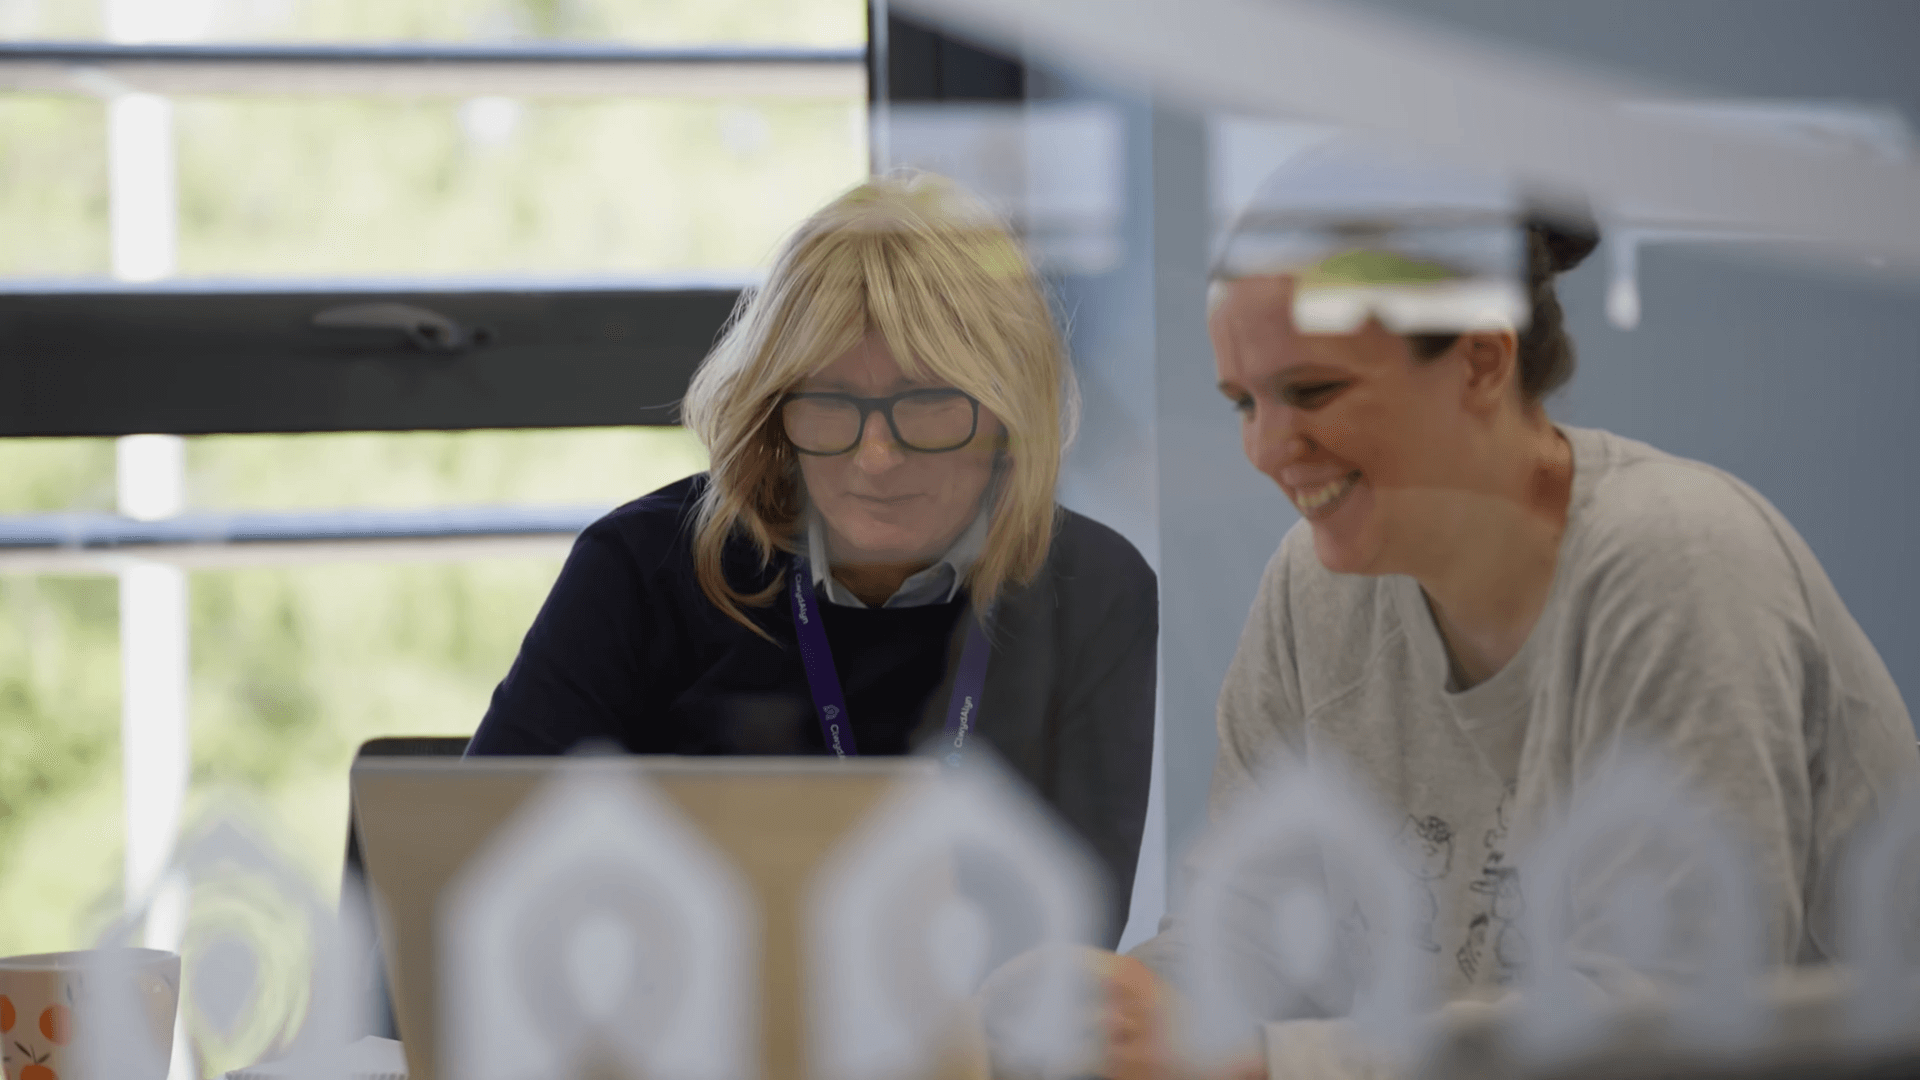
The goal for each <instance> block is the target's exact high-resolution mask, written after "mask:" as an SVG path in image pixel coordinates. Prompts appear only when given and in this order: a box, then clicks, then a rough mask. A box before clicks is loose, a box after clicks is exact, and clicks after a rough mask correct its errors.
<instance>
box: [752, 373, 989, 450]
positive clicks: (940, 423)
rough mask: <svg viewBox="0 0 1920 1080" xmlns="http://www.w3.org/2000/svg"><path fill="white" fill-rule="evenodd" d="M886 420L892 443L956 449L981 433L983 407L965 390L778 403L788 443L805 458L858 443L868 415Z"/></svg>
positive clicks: (810, 397) (805, 397)
mask: <svg viewBox="0 0 1920 1080" xmlns="http://www.w3.org/2000/svg"><path fill="white" fill-rule="evenodd" d="M876 412H877V413H879V414H880V415H882V416H884V417H886V418H887V427H888V429H889V430H891V431H892V432H893V441H894V442H897V443H899V444H900V445H901V446H902V447H903V448H905V449H908V450H913V451H916V452H918V453H922V454H941V453H945V452H947V451H949V450H958V449H960V448H961V447H963V446H965V445H967V444H968V443H970V442H972V441H973V436H974V434H975V433H976V432H977V431H979V429H980V403H979V402H978V401H975V400H974V399H973V396H972V395H970V394H968V393H967V392H966V391H964V390H954V389H950V388H945V387H941V388H937V389H927V390H908V391H907V392H906V393H903V394H895V395H893V396H892V397H883V398H869V397H856V396H854V395H853V394H824V393H822V394H814V393H798V394H788V395H787V396H786V397H783V398H781V399H780V420H781V422H782V423H783V424H785V425H786V429H787V439H788V440H789V441H790V442H792V443H793V448H794V449H795V450H798V451H800V452H801V453H803V454H816V455H819V456H822V457H830V456H832V455H834V454H844V453H846V452H847V451H849V450H852V449H853V448H854V447H856V446H859V445H860V433H861V432H863V431H865V430H866V428H867V416H868V415H869V414H871V413H876Z"/></svg>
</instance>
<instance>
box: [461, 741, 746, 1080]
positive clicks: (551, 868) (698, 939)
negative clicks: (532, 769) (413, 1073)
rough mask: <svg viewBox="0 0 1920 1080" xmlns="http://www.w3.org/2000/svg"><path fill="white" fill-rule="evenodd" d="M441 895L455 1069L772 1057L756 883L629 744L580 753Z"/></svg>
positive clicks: (670, 1069) (692, 1077) (693, 1063)
mask: <svg viewBox="0 0 1920 1080" xmlns="http://www.w3.org/2000/svg"><path fill="white" fill-rule="evenodd" d="M441 905H442V906H441V919H440V928H441V935H440V957H441V969H440V994H439V1000H440V1007H441V1016H440V1025H439V1030H440V1038H441V1046H440V1058H439V1060H440V1061H441V1062H442V1063H443V1064H442V1066H441V1068H442V1070H443V1073H444V1080H508V1078H512V1080H521V1078H524V1077H529V1076H573V1075H580V1074H582V1073H584V1072H587V1071H590V1070H593V1069H600V1068H611V1069H616V1070H621V1071H624V1072H626V1073H627V1074H629V1075H634V1076H645V1077H647V1078H648V1080H752V1078H753V1077H754V1076H756V1075H757V1074H758V1071H759V1067H760V1063H759V1046H758V1028H757V1024H758V1020H759V1018H758V1015H757V1013H756V1006H757V997H756V994H755V985H756V979H757V977H758V971H757V964H758V961H759V936H760V930H759V921H758V912H757V910H756V908H755V905H754V902H753V900H752V894H751V892H750V891H749V887H748V885H747V884H746V882H745V881H744V879H743V878H742V877H741V875H740V873H739V872H738V871H737V870H736V869H735V868H734V867H733V866H732V864H731V863H729V862H728V861H727V860H726V858H725V857H724V856H723V855H721V854H720V853H719V852H718V851H717V850H716V849H715V848H714V847H713V846H712V844H711V843H709V842H708V841H707V839H706V838H705V837H704V836H702V835H701V834H700V833H699V831H698V830H696V829H695V828H694V827H693V825H692V824H691V823H689V822H688V821H687V820H686V819H685V817H684V816H683V815H682V814H681V813H680V812H679V811H678V810H677V809H676V808H675V807H673V806H672V805H671V804H670V803H669V802H668V801H667V799H666V798H665V797H664V796H663V795H660V794H659V793H657V792H655V791H653V790H651V788H650V787H649V786H648V785H647V784H646V783H645V782H644V781H643V780H640V779H638V778H636V777H634V776H633V775H632V774H631V773H630V772H628V771H626V770H625V769H623V768H621V767H619V763H618V762H606V761H599V760H595V759H581V760H576V761H570V762H568V763H567V764H566V766H565V767H564V768H563V769H562V770H561V771H560V772H559V773H558V774H557V775H556V776H555V777H554V779H553V780H552V781H551V782H550V783H549V784H548V785H547V786H546V787H545V788H544V789H542V790H541V791H539V792H538V793H536V794H535V795H534V796H533V797H532V798H531V799H530V800H529V801H528V803H527V804H526V806H525V807H524V808H523V809H522V810H521V811H520V812H519V813H518V814H517V815H516V816H515V818H514V819H513V820H512V821H510V822H509V823H508V824H507V825H506V826H505V827H504V828H502V829H501V830H500V831H499V832H498V833H497V834H496V835H495V836H494V837H493V839H492V840H491V841H489V843H488V844H487V846H486V847H485V848H483V849H482V850H481V851H480V852H479V853H477V854H476V855H475V856H474V857H473V858H472V860H471V861H469V863H468V864H467V866H466V867H465V869H463V870H462V871H461V873H460V875H459V876H458V877H457V878H456V879H455V880H454V881H453V882H452V883H450V884H449V885H448V886H447V889H446V892H445V894H444V898H443V899H442V901H441Z"/></svg>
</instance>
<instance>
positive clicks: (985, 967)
mask: <svg viewBox="0 0 1920 1080" xmlns="http://www.w3.org/2000/svg"><path fill="white" fill-rule="evenodd" d="M986 754H987V752H986V751H985V750H984V749H969V751H968V753H967V756H966V758H965V759H963V760H962V762H961V764H960V765H959V766H958V767H955V768H950V769H946V770H943V771H942V772H941V773H940V774H939V775H937V776H932V777H927V778H925V779H923V780H920V781H918V782H916V783H912V784H909V785H903V786H902V787H901V788H900V789H898V790H897V791H895V792H894V793H893V794H892V795H891V796H890V797H889V799H888V801H887V802H886V803H885V804H884V805H882V806H881V807H878V808H876V810H875V811H874V812H873V813H872V814H870V815H869V816H868V818H867V820H866V822H865V823H864V824H863V826H862V827H861V828H860V830H859V831H858V832H856V833H854V834H852V835H851V836H849V837H848V838H847V839H846V840H845V841H844V842H843V843H842V844H841V845H840V846H839V847H838V848H837V849H836V850H835V851H834V852H833V854H832V855H831V856H830V857H829V858H828V860H827V861H826V862H825V863H823V864H822V866H821V867H820V869H819V871H818V872H817V874H816V875H815V879H814V884H813V888H812V893H811V897H810V901H809V913H808V925H809V930H810V944H811V951H810V954H809V960H810V973H811V977H810V979H809V988H810V993H809V994H808V999H809V1001H810V1003H811V1017H812V1033H813V1038H812V1040H811V1043H810V1045H811V1048H812V1053H813V1067H812V1075H813V1076H815V1077H833V1078H836V1080H903V1078H908V1077H927V1076H935V1075H940V1076H946V1075H949V1074H952V1073H956V1072H958V1073H961V1074H976V1073H978V1072H981V1071H983V1070H984V1069H985V1068H986V1066H987V1064H988V1062H987V1061H983V1060H980V1058H979V1055H980V1053H981V1048H980V1047H979V1045H978V1043H977V1042H976V1041H975V1040H977V1039H978V1037H979V1035H980V1033H981V1028H982V1027H984V1034H985V1036H986V1039H987V1046H986V1047H985V1050H986V1053H987V1054H989V1055H990V1059H991V1065H992V1072H993V1075H995V1076H997V1077H1008V1076H1019V1077H1049V1078H1052V1077H1070V1076H1079V1075H1085V1074H1086V1073H1087V1072H1088V1071H1090V1068H1091V1066H1092V1065H1093V1064H1094V1063H1095V1062H1096V1061H1097V1060H1098V1058H1097V1056H1096V1055H1097V1054H1098V1053H1099V1047H1098V1044H1097V1041H1096V1036H1095V1018H1097V1016H1098V1013H1099V1008H1100V1002H1099V1000H1098V986H1097V983H1096V981H1095V979H1094V978H1093V976H1092V972H1091V971H1090V969H1089V967H1088V966H1087V964H1086V962H1085V956H1086V954H1087V952H1088V950H1087V949H1086V946H1087V944H1088V943H1090V942H1091V941H1093V940H1094V938H1095V934H1096V933H1097V928H1098V926H1099V921H1100V913H1101V911H1102V910H1104V906H1103V903H1102V898H1101V897H1100V895H1099V892H1098V889H1097V888H1096V886H1095V884H1094V882H1095V881H1096V880H1097V879H1096V876H1095V871H1094V864H1093V861H1092V859H1091V857H1090V856H1089V855H1088V854H1087V853H1086V852H1085V851H1084V850H1083V849H1082V845H1081V844H1079V843H1078V842H1077V841H1075V840H1074V839H1073V837H1072V836H1071V834H1070V833H1069V832H1068V831H1067V830H1066V829H1065V828H1064V827H1062V826H1061V825H1060V824H1058V823H1057V822H1056V821H1054V820H1053V819H1052V817H1051V815H1049V814H1048V813H1047V811H1046V809H1045V807H1044V806H1043V804H1041V803H1040V802H1039V801H1038V800H1037V799H1036V798H1035V797H1034V796H1033V795H1031V794H1030V793H1028V792H1027V791H1026V790H1024V788H1023V785H1022V782H1021V781H1020V780H1019V779H1018V778H1017V777H1016V776H1015V775H1014V774H1013V773H1012V772H1011V771H1010V770H1008V769H1007V768H1006V767H1005V766H1003V765H1000V764H999V763H998V762H992V761H989V760H987V757H986ZM983 984H984V985H983ZM976 993H977V994H978V1006H979V1011H978V1012H977V1013H976V1011H975V998H976Z"/></svg>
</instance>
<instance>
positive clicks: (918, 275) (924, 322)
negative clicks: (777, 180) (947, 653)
mask: <svg viewBox="0 0 1920 1080" xmlns="http://www.w3.org/2000/svg"><path fill="white" fill-rule="evenodd" d="M869 330H877V331H879V333H880V335H881V336H882V337H883V338H885V339H886V342H887V345H888V347H889V348H890V349H891V350H892V351H893V354H894V357H895V359H896V360H898V362H899V364H900V368H901V370H902V371H903V372H905V373H906V374H907V375H908V376H909V377H910V378H915V379H926V380H930V381H939V382H944V383H947V384H949V385H951V386H954V387H957V388H958V389H960V390H964V391H965V392H967V393H968V394H971V395H972V396H973V397H975V398H976V399H978V400H979V402H980V404H981V405H982V406H983V407H985V408H986V409H988V410H989V411H991V412H992V413H993V415H995V416H997V417H999V419H1000V422H1001V423H1002V424H1003V425H1004V426H1005V427H1006V433H1007V435H1006V437H1007V443H1006V452H1005V460H1004V465H1003V467H1002V468H1001V469H1000V470H998V471H999V473H1000V476H999V478H998V480H997V482H996V483H995V484H994V485H993V486H992V487H990V488H989V491H990V492H992V493H993V506H992V510H991V516H990V523H989V526H988V531H987V541H986V546H985V549H984V550H983V551H982V552H981V555H980V558H979V560H978V561H977V562H975V563H974V566H973V569H972V570H971V571H970V572H969V574H968V578H967V582H966V584H967V588H968V590H969V592H970V594H971V596H972V598H973V602H974V607H975V610H976V611H979V612H985V611H988V610H989V609H991V607H992V605H993V601H994V599H995V598H996V597H997V596H999V594H1000V592H1001V591H1002V590H1003V589H1005V588H1006V587H1007V586H1008V585H1010V584H1023V583H1025V582H1028V581H1031V580H1032V579H1033V577H1034V575H1035V574H1037V573H1039V571H1040V568H1041V566H1042V565H1043V564H1044V563H1045V562H1046V559H1047V552H1048V549H1049V548H1050V547H1051V546H1052V543H1053V531H1054V526H1055V516H1056V508H1055V505H1054V488H1055V484H1056V482H1057V481H1058V479H1059V473H1060V456H1061V453H1062V452H1063V451H1064V449H1065V447H1066V445H1067V444H1068V443H1069V442H1070V441H1071V439H1072V436H1073V429H1074V425H1075V422H1076V421H1077V419H1078V411H1079V394H1078V390H1077V388H1076V386H1075V383H1074V379H1073V371H1072V368H1071V366H1070V365H1069V364H1068V362H1067V357H1066V348H1065V345H1064V344H1063V342H1062V340H1061V336H1060V331H1059V329H1058V328H1057V327H1056V326H1055V324H1054V320H1053V315H1052V311H1051V309H1050V308H1049V307H1048V304H1047V296H1046V293H1045V291H1044V290H1043V289H1042V287H1041V284H1040V280H1039V278H1038V276H1037V275H1036V274H1035V273H1034V271H1033V268H1032V266H1031V265H1030V264H1029V263H1028V262H1027V259H1026V257H1025V256H1024V255H1023V254H1022V253H1021V251H1020V248H1019V246H1018V244H1016V243H1015V241H1014V239H1013V236H1012V235H1011V233H1010V232H1009V230H1008V229H1007V227H1006V226H1005V225H1004V224H1003V223H1002V222H1001V221H1000V220H999V219H998V218H997V217H996V216H995V215H993V214H992V213H990V212H989V211H988V210H987V209H986V208H985V207H984V206H983V205H982V204H980V203H979V202H978V201H976V200H974V199H972V198H971V197H969V196H967V195H966V194H964V193H963V192H962V191H961V190H960V189H959V188H958V187H957V186H956V185H954V184H953V183H951V182H950V181H947V180H945V179H942V178H940V177H937V176H934V175H932V174H929V173H915V172H896V173H892V174H889V175H887V176H885V177H881V178H877V179H873V180H869V181H868V182H866V183H863V184H861V185H859V186H858V187H855V188H853V189H852V190H850V191H848V192H847V193H846V194H844V195H841V196H840V197H839V198H837V199H835V200H834V201H833V202H831V203H829V204H828V205H827V206H826V207H824V208H823V209H821V210H820V211H819V212H817V213H815V214H814V215H813V216H812V217H810V218H808V219H807V220H806V221H805V222H804V223H802V224H801V225H800V227H799V228H798V229H796V230H795V231H794V233H793V234H792V235H791V236H790V237H788V239H787V241H786V242H785V244H783V245H782V247H781V249H780V251H779V253H778V255H777V256H776V257H775V260H774V265H773V269H772V271H771V273H770V274H769V275H768V277H767V280H766V283H765V284H764V285H762V286H760V287H759V288H758V289H755V290H752V291H750V292H749V293H748V294H746V295H744V296H743V297H742V298H741V300H740V303H739V305H738V306H737V307H736V308H735V309H734V313H733V316H732V318H731V319H729V320H728V324H727V328H726V330H725V331H724V333H723V334H722V335H721V338H720V341H719V343H718V344H717V345H716V346H715V347H714V349H713V351H712V352H711V353H709V354H708V355H707V358H706V359H705V360H703V361H702V362H701V364H700V369H699V370H698V371H697V372H695V374H694V376H693V382H692V384H691V386H689V387H688V390H687V396H686V400H685V401H684V402H683V403H682V417H683V419H684V421H685V423H686V425H687V427H689V428H691V429H692V430H693V432H694V433H695V435H697V436H698V437H699V439H700V441H701V443H703V444H704V445H705V446H706V448H707V453H708V455H709V459H710V466H709V472H710V474H711V483H710V484H709V485H708V486H707V489H706V491H705V493H704V494H703V495H702V497H701V501H700V505H699V509H698V516H697V519H696V523H695V528H694V538H693V550H694V569H695V574H696V577H697V578H698V580H699V582H700V588H701V591H703V592H704V593H706V595H707V598H708V599H710V600H712V601H713V603H714V604H715V605H716V606H718V607H719V608H720V610H722V611H724V612H725V613H726V614H727V616H728V617H729V618H731V619H733V620H734V621H735V622H738V623H740V624H741V625H743V626H745V627H747V628H748V629H750V630H753V631H754V632H755V633H758V634H761V636H763V637H764V636H766V635H765V632H764V631H762V630H761V629H760V628H759V627H758V626H755V625H754V623H753V622H752V620H750V619H749V618H748V617H747V614H746V612H745V610H744V608H745V607H764V606H766V605H767V604H769V603H771V602H772V600H773V598H774V596H776V595H778V594H779V592H780V590H781V588H782V587H783V586H784V584H785V583H784V582H783V581H778V580H776V581H775V582H773V583H772V584H769V585H768V586H766V587H765V588H763V589H761V590H759V591H758V592H742V591H740V590H738V589H736V588H735V587H734V586H733V584H732V583H731V582H729V581H728V580H727V579H726V575H725V572H724V569H723V567H722V563H721V556H722V552H723V551H724V549H725V546H726V544H727V542H728V541H729V540H730V539H731V538H732V537H734V536H735V535H736V534H738V535H741V536H744V537H745V538H747V539H748V540H750V541H751V542H752V543H753V545H754V547H755V549H756V550H757V551H758V553H759V555H760V560H761V565H762V566H763V567H764V566H766V565H768V564H770V563H771V562H772V560H773V557H774V552H775V551H776V550H779V551H789V552H792V551H795V550H797V547H798V545H799V544H800V543H801V539H800V534H801V529H802V526H803V521H802V516H803V514H804V513H805V506H806V500H805V496H804V494H803V492H802V482H801V478H800V466H799V460H798V458H797V456H796V453H795V451H794V449H793V447H792V445H791V444H789V443H788V441H787V437H786V432H785V431H784V429H783V428H782V426H781V422H780V412H779V403H780V398H781V396H782V395H784V394H786V393H789V392H790V391H792V390H793V389H794V388H795V387H796V386H798V385H799V384H800V382H801V380H803V379H805V378H807V377H808V376H810V375H812V374H814V373H815V372H817V371H819V370H820V369H821V368H824V367H826V366H827V365H828V364H831V363H833V362H834V361H835V360H837V359H839V358H840V357H841V356H842V355H844V354H845V353H846V352H847V351H848V350H850V349H852V348H853V347H854V346H855V345H857V344H858V343H859V342H860V340H861V339H862V338H863V337H864V336H865V335H866V334H867V332H868V331H869Z"/></svg>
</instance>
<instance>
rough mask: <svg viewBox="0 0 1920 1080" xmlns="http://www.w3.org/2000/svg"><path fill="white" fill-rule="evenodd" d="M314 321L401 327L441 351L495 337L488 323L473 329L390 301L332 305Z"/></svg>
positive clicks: (414, 340) (420, 345)
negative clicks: (485, 325) (486, 326)
mask: <svg viewBox="0 0 1920 1080" xmlns="http://www.w3.org/2000/svg"><path fill="white" fill-rule="evenodd" d="M313 325H315V326H321V327H327V328H329V329H336V330H397V331H399V332H400V333H402V334H404V335H405V336H406V339H407V343H408V344H409V345H411V346H413V347H414V348H416V349H418V350H420V351H421V352H428V353H437V354H441V355H452V354H456V353H463V352H466V351H467V350H468V349H475V348H479V347H481V346H484V345H486V344H487V343H488V342H489V341H491V340H492V339H493V334H492V332H491V331H489V330H487V329H486V328H485V327H482V326H476V327H474V328H473V329H471V330H469V329H467V328H466V327H463V326H461V325H460V324H459V323H457V322H455V321H453V320H452V319H450V318H448V317H446V316H445V315H442V314H440V313H439V312H437V311H432V310H430V309H427V308H423V307H416V306H414V305H413V304H398V303H393V302H390V301H383V302H378V303H371V304H347V305H345V306H343V307H336V308H328V309H327V310H325V311H322V312H320V313H319V314H317V315H315V316H314V317H313Z"/></svg>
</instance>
